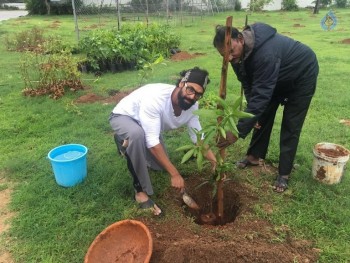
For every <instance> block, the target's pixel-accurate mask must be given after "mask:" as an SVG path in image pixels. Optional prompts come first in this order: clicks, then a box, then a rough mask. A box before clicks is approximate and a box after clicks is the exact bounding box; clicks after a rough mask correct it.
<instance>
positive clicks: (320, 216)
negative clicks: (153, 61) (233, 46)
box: [0, 9, 350, 263]
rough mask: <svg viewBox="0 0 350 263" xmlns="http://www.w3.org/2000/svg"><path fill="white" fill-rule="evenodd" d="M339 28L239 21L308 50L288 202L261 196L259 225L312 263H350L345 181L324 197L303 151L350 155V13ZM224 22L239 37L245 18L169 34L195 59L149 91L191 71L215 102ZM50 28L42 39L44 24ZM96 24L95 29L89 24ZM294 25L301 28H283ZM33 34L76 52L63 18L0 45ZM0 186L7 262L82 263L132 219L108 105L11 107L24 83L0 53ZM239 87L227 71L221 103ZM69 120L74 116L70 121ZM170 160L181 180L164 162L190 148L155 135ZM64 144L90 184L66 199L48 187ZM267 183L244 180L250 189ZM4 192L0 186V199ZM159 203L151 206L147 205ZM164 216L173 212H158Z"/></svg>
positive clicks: (15, 59) (68, 102) (97, 86)
mask: <svg viewBox="0 0 350 263" xmlns="http://www.w3.org/2000/svg"><path fill="white" fill-rule="evenodd" d="M334 11H335V14H336V16H338V25H337V27H336V28H335V30H333V31H331V32H327V31H323V30H322V28H321V26H320V21H321V19H322V17H323V16H324V15H325V14H326V12H327V11H326V10H321V11H320V14H318V15H312V14H311V11H306V10H302V11H299V12H264V13H253V14H251V15H249V22H250V23H251V22H255V21H262V22H266V23H269V24H271V25H273V26H274V27H276V28H277V29H278V31H279V32H283V33H284V34H286V35H288V36H290V37H292V38H294V39H297V40H299V41H301V42H303V43H306V44H308V45H309V46H310V47H312V48H313V49H314V50H315V52H316V54H317V57H318V59H319V63H320V75H319V80H318V87H317V91H316V95H315V97H314V99H313V101H312V104H311V107H310V110H309V114H308V116H307V119H306V122H305V125H304V127H303V132H302V135H301V139H300V144H299V148H298V153H297V156H296V160H295V161H296V163H298V164H299V168H298V169H297V170H295V171H294V172H293V175H292V176H293V179H292V181H291V183H290V190H288V192H287V193H286V194H284V195H276V194H272V193H260V195H259V196H260V197H261V200H260V201H259V202H257V215H258V216H262V217H266V218H267V219H269V220H271V222H273V223H274V224H275V225H276V226H280V225H288V226H289V227H290V228H291V229H292V231H293V234H294V235H295V236H296V237H299V238H305V239H311V240H314V241H315V242H316V245H317V247H318V248H320V249H321V250H322V253H321V257H320V260H319V261H320V262H349V258H350V220H349V218H350V209H349V208H350V197H349V194H348V193H349V191H350V174H349V171H348V170H347V171H346V173H345V175H344V180H343V181H342V182H341V183H340V184H338V185H332V186H329V185H323V184H320V183H318V182H316V181H315V180H314V179H313V178H312V176H311V165H312V160H313V154H312V149H313V146H314V145H315V144H316V143H318V142H322V141H328V142H333V143H337V144H341V145H344V146H345V147H347V148H350V127H348V126H344V125H343V124H340V123H339V120H340V119H349V118H350V107H349V102H350V95H349V89H348V79H349V72H350V63H349V62H350V58H349V45H345V44H341V43H340V41H341V40H343V39H345V38H349V32H350V27H349V24H350V10H349V9H337V10H334ZM228 15H233V24H234V25H236V26H239V27H240V28H241V27H242V26H243V24H244V20H245V13H244V12H233V13H226V14H220V15H217V14H216V15H215V16H208V17H203V19H200V18H199V17H197V18H195V19H194V20H193V21H186V23H185V24H184V26H179V25H178V26H177V27H174V28H172V29H171V30H174V31H175V32H177V33H178V34H180V35H181V47H180V48H181V49H182V50H184V51H188V52H190V53H195V52H200V53H204V54H205V55H203V56H199V57H197V58H196V59H192V60H187V61H181V62H172V61H166V64H167V65H166V66H164V65H157V66H156V69H155V70H154V72H153V74H152V75H151V76H150V77H149V78H148V80H147V82H167V83H174V81H175V80H174V78H176V77H177V74H178V72H179V71H181V70H182V69H187V68H190V67H193V66H196V65H199V66H200V67H203V68H206V69H207V70H209V72H210V78H211V80H212V82H211V84H210V85H209V87H208V90H210V92H212V93H214V94H217V93H218V87H219V84H220V72H221V63H222V59H221V58H220V57H219V56H218V54H217V52H216V50H215V49H214V48H213V46H212V38H213V33H214V27H215V25H217V24H225V19H226V16H228ZM56 20H59V21H61V23H60V27H59V28H56V29H50V30H49V28H48V26H49V25H50V24H52V22H53V21H56ZM91 23H94V22H91ZM294 24H301V25H304V26H305V27H293V25H294ZM34 25H37V26H41V27H44V28H46V29H47V31H49V32H50V33H53V34H56V35H60V36H62V37H63V38H64V39H66V40H67V41H69V42H71V43H74V41H75V40H76V36H75V33H74V24H73V18H72V17H46V16H43V17H39V16H33V17H29V18H20V19H13V20H9V21H4V22H2V24H1V25H0V41H3V39H4V37H5V36H6V35H11V34H12V33H15V32H20V31H23V30H28V29H31V28H32V26H34ZM0 54H1V60H0V68H1V70H0V122H1V125H0V133H1V140H0V148H1V155H0V174H1V175H5V176H6V178H7V180H9V181H13V182H15V183H16V187H15V188H14V191H13V195H12V202H11V210H12V211H14V212H16V216H15V217H14V218H13V220H12V226H11V229H10V231H9V232H8V233H7V234H6V235H4V236H3V237H2V238H7V239H8V240H9V241H10V244H11V245H10V246H9V249H10V251H11V253H12V255H13V257H14V259H15V261H16V262H55V263H56V262H82V260H83V258H84V255H85V253H86V250H87V248H88V246H89V245H90V243H91V241H92V240H93V239H94V237H95V236H96V235H97V234H98V233H99V232H100V231H101V230H103V229H104V228H105V227H106V226H108V225H109V224H111V223H113V222H115V221H118V220H121V219H124V218H130V217H132V216H135V213H134V204H133V202H132V199H131V197H132V193H133V189H132V187H131V184H130V179H129V175H128V171H127V168H126V165H125V163H124V161H123V160H122V159H120V158H118V157H117V156H116V147H115V145H114V142H113V138H112V131H111V128H110V126H109V123H108V116H109V113H110V111H111V110H112V108H113V107H114V105H113V104H109V105H102V104H101V103H93V104H74V102H73V101H74V100H75V99H76V98H78V97H79V96H81V95H83V94H84V92H83V91H80V92H77V93H68V94H67V95H65V96H64V97H63V98H61V99H59V100H52V99H49V98H47V97H37V98H28V97H24V96H22V95H21V90H22V89H23V88H24V87H23V81H22V79H21V75H20V72H19V67H18V66H19V61H20V60H21V58H22V56H23V54H19V53H16V52H8V51H6V50H5V47H4V45H0ZM82 78H83V80H84V82H85V84H86V85H88V86H90V90H89V92H94V93H97V94H100V95H106V96H107V91H108V90H109V89H120V90H127V89H131V88H135V87H137V86H138V85H139V83H140V79H141V78H140V76H139V75H138V72H136V71H129V72H125V73H118V74H105V75H103V76H102V77H101V78H99V79H97V80H96V77H94V76H93V75H92V74H87V75H83V77H82ZM239 92H240V85H239V83H238V82H237V80H236V77H235V76H234V74H233V72H232V70H229V72H228V98H230V96H232V94H235V95H238V94H239ZM78 112H80V113H81V114H80V115H79V114H78ZM280 122H281V112H279V114H278V116H277V118H276V124H275V127H274V130H273V134H272V139H271V144H270V148H269V154H268V157H267V159H268V160H269V161H272V162H275V163H276V162H277V160H278V144H279V124H280ZM165 139H166V142H167V146H168V150H169V152H170V157H171V159H172V160H173V162H174V163H175V164H176V165H177V166H178V167H179V169H180V171H181V173H183V174H185V175H186V174H190V172H191V171H190V170H191V169H193V166H191V165H188V164H185V165H180V160H181V156H180V154H179V153H175V152H174V151H173V150H174V149H176V148H177V147H178V145H182V144H184V141H185V140H188V138H187V135H186V134H184V133H181V132H176V131H175V132H169V133H167V134H166V135H165ZM65 143H81V144H84V145H86V146H87V147H88V148H89V153H88V176H87V179H86V180H85V181H84V182H83V183H82V184H80V185H78V186H76V187H73V188H67V189H66V188H62V187H59V186H58V185H57V184H56V183H55V181H54V177H53V173H52V169H51V167H50V163H49V161H48V160H47V158H46V156H47V153H48V152H49V151H50V150H51V149H52V148H54V147H56V146H58V145H61V144H65ZM248 143H249V138H247V139H246V140H240V141H239V142H237V143H236V144H235V145H234V146H233V147H230V150H229V157H228V158H229V159H232V161H234V160H237V159H238V158H240V157H242V156H243V155H244V154H245V150H246V147H247V145H248ZM152 180H153V181H154V187H155V190H156V193H157V195H158V197H159V195H160V194H161V193H163V192H164V191H166V190H167V188H168V187H169V178H168V176H167V175H166V173H152ZM264 180H267V179H266V178H264V176H262V177H261V178H259V179H254V178H253V179H251V183H252V184H254V185H255V186H259V185H260V184H261V183H262V181H264ZM5 189H7V186H6V185H2V186H0V191H3V190H5ZM156 198H157V196H156ZM263 203H271V204H272V205H273V206H274V208H275V209H274V212H273V213H272V214H269V215H267V214H266V213H265V212H263V210H262V209H259V206H260V205H261V204H263ZM167 213H168V214H169V213H170V216H171V211H167Z"/></svg>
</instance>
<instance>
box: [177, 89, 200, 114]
mask: <svg viewBox="0 0 350 263" xmlns="http://www.w3.org/2000/svg"><path fill="white" fill-rule="evenodd" d="M177 98H178V101H179V106H180V108H181V109H183V110H188V109H189V108H191V107H192V106H193V105H194V104H195V103H196V101H194V100H189V101H190V102H188V100H185V97H184V96H182V95H181V92H179V93H178V95H177Z"/></svg>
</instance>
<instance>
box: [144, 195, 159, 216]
mask: <svg viewBox="0 0 350 263" xmlns="http://www.w3.org/2000/svg"><path fill="white" fill-rule="evenodd" d="M138 204H139V208H140V209H149V210H151V211H152V212H153V214H154V215H155V216H157V217H159V216H163V215H164V213H163V210H162V209H161V208H160V207H159V205H157V204H156V203H155V202H154V201H153V200H152V199H151V198H148V200H147V201H145V202H140V203H138Z"/></svg>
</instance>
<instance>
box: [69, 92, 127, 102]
mask: <svg viewBox="0 0 350 263" xmlns="http://www.w3.org/2000/svg"><path fill="white" fill-rule="evenodd" d="M130 92H132V90H130V91H115V92H114V93H113V94H111V95H110V96H108V97H103V96H99V95H96V94H94V93H88V94H85V95H83V96H80V97H79V98H78V99H76V100H75V102H76V103H94V102H101V103H107V104H117V103H118V102H119V101H120V100H121V99H122V98H124V97H125V96H126V95H128V94H130Z"/></svg>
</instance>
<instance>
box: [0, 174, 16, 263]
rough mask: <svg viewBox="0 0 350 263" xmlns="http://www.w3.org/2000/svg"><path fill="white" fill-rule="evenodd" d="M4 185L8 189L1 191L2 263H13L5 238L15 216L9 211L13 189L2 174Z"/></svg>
mask: <svg viewBox="0 0 350 263" xmlns="http://www.w3.org/2000/svg"><path fill="white" fill-rule="evenodd" d="M3 185H6V186H7V187H6V188H5V189H3V190H1V189H0V244H1V246H0V263H2V262H4V263H12V262H13V259H12V257H11V254H10V253H9V252H8V250H7V248H6V246H7V243H8V241H7V240H6V237H5V236H4V233H5V232H6V231H7V230H8V228H9V227H10V223H9V222H10V219H11V218H12V217H13V216H14V213H12V212H10V211H9V209H8V205H9V203H10V198H11V192H12V188H11V187H10V186H9V183H8V182H6V181H5V179H4V178H1V174H0V186H1V187H2V186H3Z"/></svg>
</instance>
